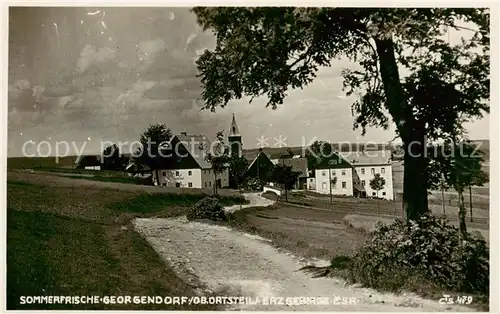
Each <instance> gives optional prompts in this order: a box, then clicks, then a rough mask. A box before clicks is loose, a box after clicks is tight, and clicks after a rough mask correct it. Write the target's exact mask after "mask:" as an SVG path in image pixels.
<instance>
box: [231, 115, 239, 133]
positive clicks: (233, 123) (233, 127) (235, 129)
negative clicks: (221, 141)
mask: <svg viewBox="0 0 500 314" xmlns="http://www.w3.org/2000/svg"><path fill="white" fill-rule="evenodd" d="M229 136H241V134H240V130H238V125H237V124H236V118H235V117H234V113H233V121H231V129H230V130H229Z"/></svg>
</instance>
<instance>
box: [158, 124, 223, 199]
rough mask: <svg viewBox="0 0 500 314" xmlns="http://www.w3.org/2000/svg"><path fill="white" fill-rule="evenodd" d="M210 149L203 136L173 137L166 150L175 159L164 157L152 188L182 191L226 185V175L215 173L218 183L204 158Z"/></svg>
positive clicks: (185, 135)
mask: <svg viewBox="0 0 500 314" xmlns="http://www.w3.org/2000/svg"><path fill="white" fill-rule="evenodd" d="M210 148H211V143H210V141H209V140H208V139H207V138H206V136H204V135H188V134H186V133H181V134H180V135H176V136H174V138H173V139H172V141H171V147H170V148H169V149H170V151H169V152H168V153H171V154H172V155H173V156H174V157H175V158H165V160H164V163H163V165H162V167H161V169H160V170H158V181H157V180H156V174H155V171H153V181H154V183H155V185H158V184H160V185H162V186H167V187H182V188H198V189H201V188H213V187H214V186H215V184H217V186H218V187H222V188H224V187H228V186H229V172H228V170H227V169H226V170H224V172H222V173H219V174H217V181H216V179H215V176H214V172H213V169H212V166H211V165H210V163H208V162H207V161H206V160H205V156H206V155H207V153H208V152H209V150H210Z"/></svg>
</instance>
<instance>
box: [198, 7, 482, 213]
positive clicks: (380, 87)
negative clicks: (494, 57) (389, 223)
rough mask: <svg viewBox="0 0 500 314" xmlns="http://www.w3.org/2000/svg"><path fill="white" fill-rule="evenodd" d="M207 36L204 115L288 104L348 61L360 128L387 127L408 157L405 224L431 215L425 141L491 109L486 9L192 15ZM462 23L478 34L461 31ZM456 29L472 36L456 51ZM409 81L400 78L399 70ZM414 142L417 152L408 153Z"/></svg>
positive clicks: (228, 10)
mask: <svg viewBox="0 0 500 314" xmlns="http://www.w3.org/2000/svg"><path fill="white" fill-rule="evenodd" d="M193 12H194V13H195V14H196V16H197V19H198V23H199V24H200V25H201V26H202V27H203V29H204V30H211V31H212V32H213V33H215V35H216V37H217V45H216V47H215V49H214V50H213V51H209V50H206V51H205V52H204V53H203V55H201V56H200V57H199V59H198V60H197V66H198V70H199V71H200V76H201V77H202V85H203V88H204V91H203V94H202V98H203V100H204V104H205V108H207V109H210V110H215V108H216V107H218V106H221V107H224V106H226V105H227V104H228V103H229V101H230V100H232V99H240V98H242V97H244V96H248V97H250V98H251V100H250V101H252V100H253V99H254V98H256V97H260V96H265V97H267V106H270V107H272V108H276V107H277V106H279V105H282V104H283V100H284V98H285V97H286V95H287V91H288V89H289V88H292V89H293V88H304V87H305V86H307V85H308V84H310V83H311V82H313V81H314V79H315V77H316V74H317V71H318V70H319V68H320V67H324V66H330V65H331V61H332V60H333V59H349V61H353V62H355V63H356V64H357V65H358V67H357V68H352V69H348V70H347V69H346V70H344V71H343V78H344V88H345V91H346V94H347V95H348V96H351V95H356V96H357V99H356V100H355V101H354V103H353V105H352V111H353V114H354V116H355V120H354V127H355V128H358V127H360V128H362V133H363V134H364V133H365V131H366V127H367V126H376V127H382V128H385V129H387V128H388V127H389V123H390V121H393V122H394V123H395V126H396V132H397V133H398V135H399V137H400V138H401V139H402V141H403V144H404V145H403V147H404V150H405V153H406V154H405V164H404V167H405V174H406V175H405V179H404V180H405V182H404V197H403V199H404V204H405V208H406V213H407V218H408V219H414V218H418V217H419V216H420V215H422V214H424V213H425V212H427V210H428V207H427V205H428V204H427V191H426V189H425V188H426V180H427V178H426V175H425V170H426V168H425V167H426V161H425V157H424V156H422V154H419V153H421V150H422V149H423V147H424V142H425V136H426V135H427V136H428V137H430V138H437V137H440V136H443V135H446V134H449V133H450V132H453V131H454V130H457V129H460V128H461V125H462V123H463V122H464V121H467V120H470V119H472V118H479V117H482V115H483V113H484V112H487V111H488V110H489V20H490V18H489V11H488V9H479V8H471V9H463V8H411V9H409V8H295V7H257V8H255V7H252V8H244V7H238V8H234V7H212V8H206V7H196V8H194V9H193ZM464 22H467V23H469V24H472V25H473V26H472V27H466V26H463V25H464ZM450 29H454V30H467V31H469V33H470V34H471V35H472V36H471V37H470V38H469V39H464V40H463V41H462V42H461V43H458V44H456V45H452V44H451V43H449V42H446V41H445V40H443V37H445V36H444V35H446V32H447V31H449V30H450ZM401 70H407V72H409V73H411V74H410V75H408V76H407V77H400V73H399V72H400V71H401ZM410 143H417V144H419V145H410Z"/></svg>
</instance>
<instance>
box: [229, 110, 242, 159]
mask: <svg viewBox="0 0 500 314" xmlns="http://www.w3.org/2000/svg"><path fill="white" fill-rule="evenodd" d="M228 142H229V149H230V153H231V156H238V157H241V156H242V150H243V144H242V143H241V134H240V130H238V125H237V124H236V119H235V117H234V113H233V120H232V121H231V129H230V130H229V135H228Z"/></svg>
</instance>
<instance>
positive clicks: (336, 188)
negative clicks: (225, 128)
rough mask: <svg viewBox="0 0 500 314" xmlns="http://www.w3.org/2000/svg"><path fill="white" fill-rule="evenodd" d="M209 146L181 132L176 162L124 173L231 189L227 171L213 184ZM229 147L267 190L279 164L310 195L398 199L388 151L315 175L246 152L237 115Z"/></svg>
mask: <svg viewBox="0 0 500 314" xmlns="http://www.w3.org/2000/svg"><path fill="white" fill-rule="evenodd" d="M211 144H212V143H211V141H210V140H209V139H208V138H207V137H206V136H204V135H202V134H196V135H193V134H187V132H182V133H180V134H178V135H175V136H174V137H173V138H172V140H171V143H170V145H171V148H172V147H175V148H176V149H175V154H173V158H165V159H162V160H160V161H159V164H157V168H158V170H156V171H151V170H150V169H148V168H147V167H144V166H141V165H136V164H134V163H130V164H129V165H128V166H127V167H126V171H127V172H129V173H134V174H136V175H137V174H142V175H143V176H151V177H152V181H153V184H154V185H159V186H166V187H183V188H213V187H214V186H217V187H218V188H227V187H229V186H230V180H229V178H230V174H229V169H226V170H224V171H223V172H222V173H220V174H218V175H217V178H215V176H214V173H213V169H212V166H211V164H210V163H209V162H207V161H206V159H205V156H206V155H207V153H208V152H209V150H210V148H211V147H212V145H211ZM228 144H229V148H230V150H231V154H233V155H237V156H240V157H244V158H245V159H246V160H247V164H248V167H247V169H246V171H245V177H246V178H255V179H257V180H258V181H259V182H262V183H264V184H266V183H269V184H272V182H271V178H270V175H271V171H272V169H273V167H274V166H275V165H277V164H280V165H285V166H290V167H292V170H293V171H295V172H297V173H298V178H297V181H296V182H295V184H294V186H293V189H298V190H311V191H315V192H317V193H320V194H330V193H331V194H333V195H345V196H356V197H375V196H378V197H381V198H385V199H388V200H393V199H394V188H393V179H392V166H391V151H390V150H379V151H366V152H364V151H362V152H335V153H333V154H331V156H327V157H324V158H321V161H320V162H319V163H318V164H317V165H316V166H315V169H314V170H310V169H309V168H308V159H307V158H306V157H305V156H301V155H299V154H294V153H293V152H292V151H291V150H288V151H287V152H286V151H285V153H283V152H281V153H280V154H278V155H277V156H276V155H274V156H273V155H272V154H269V153H266V152H265V151H264V150H263V149H259V150H255V149H250V150H243V145H242V136H241V133H240V132H239V128H238V125H237V123H236V119H235V117H234V115H233V117H232V121H231V126H230V130H229V133H228ZM89 167H90V166H89ZM375 174H379V175H380V176H381V177H382V178H384V179H385V182H386V184H385V186H384V187H383V189H382V190H380V191H378V193H377V191H374V190H372V189H371V187H370V184H369V182H370V181H371V180H372V179H373V177H374V176H375ZM334 179H335V180H334Z"/></svg>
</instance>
